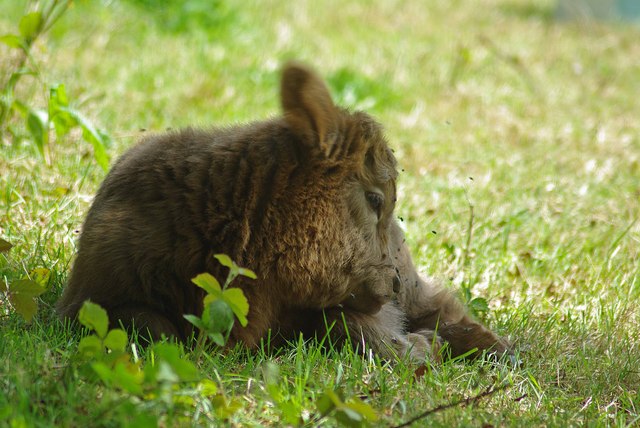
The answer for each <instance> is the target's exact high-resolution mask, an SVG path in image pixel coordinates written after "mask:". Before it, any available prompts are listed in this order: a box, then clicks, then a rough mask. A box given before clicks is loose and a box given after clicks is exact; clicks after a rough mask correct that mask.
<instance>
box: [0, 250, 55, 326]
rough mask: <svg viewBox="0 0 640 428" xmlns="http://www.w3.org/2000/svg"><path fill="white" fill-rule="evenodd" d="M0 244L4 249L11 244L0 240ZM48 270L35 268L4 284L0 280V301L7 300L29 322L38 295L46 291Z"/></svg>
mask: <svg viewBox="0 0 640 428" xmlns="http://www.w3.org/2000/svg"><path fill="white" fill-rule="evenodd" d="M0 246H2V247H4V248H5V250H4V251H8V250H9V249H10V248H11V244H9V243H8V242H7V241H4V240H2V242H0ZM49 277H50V271H49V270H48V269H45V268H37V269H34V270H32V271H31V272H30V273H29V276H28V277H27V278H22V279H18V280H15V281H11V282H10V283H9V284H6V283H5V282H4V281H0V293H1V294H2V296H4V297H2V296H0V301H2V300H5V299H6V300H8V301H9V302H10V303H11V306H12V307H13V309H14V310H15V311H16V312H17V313H18V314H19V315H20V316H21V317H22V318H23V319H24V320H25V321H26V322H27V323H30V322H31V320H32V318H33V316H34V315H35V313H36V312H37V310H38V300H37V298H38V296H40V295H41V294H43V293H44V292H45V291H47V285H48V283H49Z"/></svg>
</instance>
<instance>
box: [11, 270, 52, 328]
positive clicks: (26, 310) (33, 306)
mask: <svg viewBox="0 0 640 428" xmlns="http://www.w3.org/2000/svg"><path fill="white" fill-rule="evenodd" d="M45 291H46V290H45V289H44V288H43V287H42V286H41V285H40V284H38V283H37V282H35V281H32V280H30V279H19V280H17V281H14V282H12V283H11V284H9V301H10V302H11V305H12V306H13V308H14V309H15V310H16V312H17V313H19V314H20V315H21V316H22V317H23V318H24V319H25V321H27V322H31V319H32V318H33V316H34V315H35V313H36V311H37V310H38V303H37V302H36V300H35V298H36V297H38V296H39V295H41V294H42V293H44V292H45Z"/></svg>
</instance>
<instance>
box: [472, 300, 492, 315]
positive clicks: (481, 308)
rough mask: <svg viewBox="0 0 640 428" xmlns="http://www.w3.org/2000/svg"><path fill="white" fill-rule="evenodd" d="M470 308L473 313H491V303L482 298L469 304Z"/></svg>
mask: <svg viewBox="0 0 640 428" xmlns="http://www.w3.org/2000/svg"><path fill="white" fill-rule="evenodd" d="M469 307H470V308H471V310H472V311H474V312H476V313H482V312H488V311H489V303H488V302H487V299H484V298H482V297H476V298H475V299H472V300H471V301H470V302H469Z"/></svg>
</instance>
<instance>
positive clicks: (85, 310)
mask: <svg viewBox="0 0 640 428" xmlns="http://www.w3.org/2000/svg"><path fill="white" fill-rule="evenodd" d="M78 321H80V324H82V325H83V326H85V327H87V328H89V329H91V330H93V331H95V332H96V334H97V335H98V337H99V338H101V339H104V337H105V336H106V335H107V329H108V328H109V317H108V316H107V311H105V310H104V309H102V307H101V306H100V305H97V304H95V303H92V302H91V301H89V300H87V301H85V302H84V304H83V305H82V307H81V308H80V312H78Z"/></svg>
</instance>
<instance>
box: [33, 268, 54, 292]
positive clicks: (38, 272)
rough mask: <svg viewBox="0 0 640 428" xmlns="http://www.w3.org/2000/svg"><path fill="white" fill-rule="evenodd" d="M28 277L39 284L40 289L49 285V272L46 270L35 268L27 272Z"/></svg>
mask: <svg viewBox="0 0 640 428" xmlns="http://www.w3.org/2000/svg"><path fill="white" fill-rule="evenodd" d="M29 277H30V278H31V279H32V280H33V281H35V282H37V283H38V284H40V286H42V287H45V288H46V287H47V285H49V278H50V277H51V271H50V270H49V269H47V268H35V269H34V270H32V271H31V272H29Z"/></svg>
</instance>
